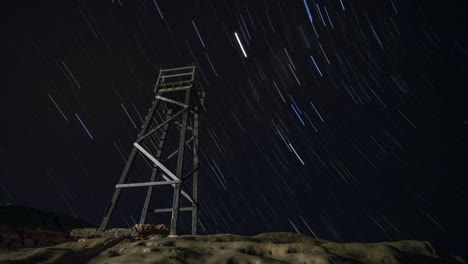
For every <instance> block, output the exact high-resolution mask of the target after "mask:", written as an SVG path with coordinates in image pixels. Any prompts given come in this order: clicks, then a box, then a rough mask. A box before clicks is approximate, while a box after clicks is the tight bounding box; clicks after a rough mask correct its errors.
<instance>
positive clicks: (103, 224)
mask: <svg viewBox="0 0 468 264" xmlns="http://www.w3.org/2000/svg"><path fill="white" fill-rule="evenodd" d="M137 152H138V149H137V148H135V147H133V149H132V152H131V153H130V157H129V158H128V161H127V165H126V166H125V169H124V171H123V173H122V176H121V177H120V180H119V184H122V183H125V181H126V180H127V176H128V172H129V171H130V169H131V167H132V165H133V161H134V160H135V157H136V154H137ZM121 192H122V189H121V188H117V189H115V191H114V195H113V196H112V200H111V201H110V203H109V204H108V205H107V209H106V213H105V215H104V218H103V219H102V222H101V226H100V227H99V230H101V231H102V230H104V229H106V228H107V224H108V223H109V219H110V218H111V217H112V214H113V213H114V208H115V205H116V204H117V202H118V201H119V198H120V194H121Z"/></svg>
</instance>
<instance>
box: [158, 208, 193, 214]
mask: <svg viewBox="0 0 468 264" xmlns="http://www.w3.org/2000/svg"><path fill="white" fill-rule="evenodd" d="M192 209H193V208H192V207H180V208H179V211H191V210H192ZM152 211H153V212H154V213H168V212H172V208H161V209H153V210H152Z"/></svg>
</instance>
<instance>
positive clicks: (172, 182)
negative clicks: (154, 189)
mask: <svg viewBox="0 0 468 264" xmlns="http://www.w3.org/2000/svg"><path fill="white" fill-rule="evenodd" d="M180 183H181V182H180V181H156V182H139V183H123V184H117V185H115V188H129V187H144V186H154V185H167V184H180Z"/></svg>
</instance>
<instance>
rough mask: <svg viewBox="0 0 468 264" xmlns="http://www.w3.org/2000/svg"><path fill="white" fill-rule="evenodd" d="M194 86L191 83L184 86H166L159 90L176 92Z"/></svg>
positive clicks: (161, 91)
mask: <svg viewBox="0 0 468 264" xmlns="http://www.w3.org/2000/svg"><path fill="white" fill-rule="evenodd" d="M190 88H192V86H191V85H187V86H182V87H174V88H166V89H159V90H158V92H160V93H166V92H176V91H183V90H187V89H190Z"/></svg>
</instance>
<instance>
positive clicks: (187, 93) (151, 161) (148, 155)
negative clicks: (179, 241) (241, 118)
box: [99, 66, 205, 236]
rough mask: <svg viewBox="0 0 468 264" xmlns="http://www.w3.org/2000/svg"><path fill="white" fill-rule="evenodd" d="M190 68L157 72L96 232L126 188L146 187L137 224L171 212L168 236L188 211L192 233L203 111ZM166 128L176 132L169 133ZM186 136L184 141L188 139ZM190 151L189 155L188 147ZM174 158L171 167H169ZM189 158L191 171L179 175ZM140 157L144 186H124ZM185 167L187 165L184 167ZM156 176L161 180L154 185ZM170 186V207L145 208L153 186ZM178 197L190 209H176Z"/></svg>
mask: <svg viewBox="0 0 468 264" xmlns="http://www.w3.org/2000/svg"><path fill="white" fill-rule="evenodd" d="M195 70H196V67H195V66H188V67H181V68H172V69H161V70H160V71H159V76H158V79H157V81H156V85H155V86H154V93H155V97H154V101H153V103H152V105H151V107H150V109H149V112H148V115H147V116H146V118H145V121H144V123H143V125H142V127H141V130H140V133H139V134H138V136H137V139H136V141H135V142H134V144H133V148H132V152H131V153H130V156H129V158H128V160H127V163H126V165H125V168H124V170H123V172H122V175H121V177H120V179H119V181H118V183H117V184H116V186H115V190H114V194H113V196H112V199H111V201H110V202H109V204H108V206H107V208H106V211H105V215H104V218H103V219H102V222H101V225H100V227H99V230H105V229H106V228H107V226H108V224H109V221H110V219H111V217H112V215H113V213H114V209H115V207H116V205H117V203H118V202H119V199H120V196H121V194H122V192H123V190H124V189H125V188H135V187H146V188H147V190H146V198H145V200H144V202H143V208H142V211H141V216H140V221H139V223H140V224H144V223H145V222H146V218H147V215H148V213H149V212H153V213H167V212H171V213H172V216H171V229H170V235H171V236H174V235H176V234H177V226H178V219H179V212H180V211H192V234H193V235H196V234H197V224H198V210H199V201H198V170H199V166H200V165H199V155H198V154H199V144H198V131H199V115H200V110H201V109H202V108H203V100H204V96H205V92H204V91H203V88H202V86H201V85H200V83H199V82H198V79H197V78H196V76H195ZM171 127H175V128H177V129H178V130H179V131H180V132H179V133H174V132H171V131H169V129H170V128H171ZM188 136H191V137H190V138H189V139H188V140H187V137H188ZM169 140H173V141H174V140H175V142H177V141H178V144H177V145H176V149H175V150H173V151H172V152H170V154H168V155H165V154H166V152H167V150H168V149H167V147H170V146H168V144H167V143H168V141H169ZM190 147H191V152H192V153H191V155H190V153H189V152H188V151H187V148H190ZM175 156H177V161H176V164H175V168H174V164H171V161H172V160H173V158H174V157H175ZM187 156H191V161H192V162H191V163H192V164H191V167H192V168H191V169H190V171H188V172H187V171H186V170H187V169H185V170H184V160H186V159H187ZM137 158H143V159H144V160H145V162H146V164H147V165H149V166H150V167H151V169H152V172H151V176H150V179H149V181H147V182H137V183H129V182H128V180H129V178H130V176H131V175H132V172H133V170H132V169H133V167H134V164H135V160H136V159H137ZM185 165H186V164H185ZM158 176H160V177H161V178H162V179H160V180H158ZM189 179H191V180H192V190H191V191H189V190H188V189H187V188H186V186H185V185H186V184H187V183H188V181H189ZM167 185H170V186H172V187H173V188H174V194H173V198H172V208H155V209H150V205H151V198H152V194H153V191H154V190H153V189H154V188H156V187H158V186H167ZM181 194H182V196H183V197H184V198H186V199H187V200H188V201H189V202H190V203H191V206H190V207H180V199H181V197H180V196H181Z"/></svg>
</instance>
